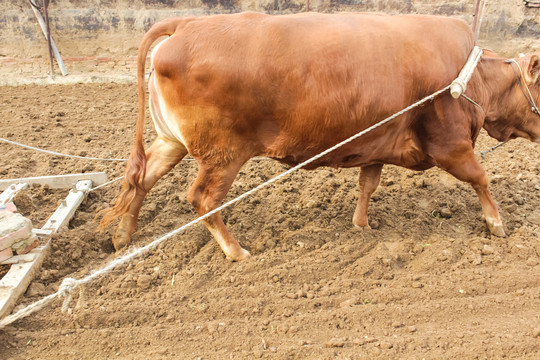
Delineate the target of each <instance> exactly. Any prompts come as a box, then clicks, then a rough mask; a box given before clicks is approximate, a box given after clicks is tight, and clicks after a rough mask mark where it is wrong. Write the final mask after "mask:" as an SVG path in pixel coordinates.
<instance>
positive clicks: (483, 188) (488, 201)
mask: <svg viewBox="0 0 540 360" xmlns="http://www.w3.org/2000/svg"><path fill="white" fill-rule="evenodd" d="M446 155H447V156H445V158H443V159H436V160H437V161H438V163H439V166H440V167H441V168H442V169H444V170H446V171H448V172H449V173H450V174H452V175H454V176H455V177H456V178H457V179H458V180H461V181H464V182H468V183H469V184H471V186H472V187H473V189H474V190H475V191H476V194H477V195H478V198H479V200H480V204H481V205H482V213H483V214H484V218H485V220H486V223H487V226H488V228H489V231H490V232H491V233H492V234H493V235H495V236H500V237H504V236H506V234H505V232H504V228H503V223H502V220H501V216H500V215H499V210H498V209H497V205H496V204H495V201H493V198H492V197H491V193H490V192H489V188H488V181H487V177H486V173H485V171H484V169H482V166H481V165H480V163H479V162H478V160H476V157H475V156H474V151H473V149H472V147H470V146H467V149H466V151H453V152H448V153H446ZM448 155H453V156H452V157H451V158H449V157H448Z"/></svg>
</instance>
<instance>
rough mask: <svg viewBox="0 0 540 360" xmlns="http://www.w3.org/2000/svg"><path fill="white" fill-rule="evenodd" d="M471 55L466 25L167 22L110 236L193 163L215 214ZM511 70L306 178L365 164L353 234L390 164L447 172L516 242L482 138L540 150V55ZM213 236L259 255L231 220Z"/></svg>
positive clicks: (152, 34)
mask: <svg viewBox="0 0 540 360" xmlns="http://www.w3.org/2000/svg"><path fill="white" fill-rule="evenodd" d="M164 35H167V36H169V37H168V38H167V39H166V40H164V41H163V42H161V43H160V44H159V45H158V46H156V48H155V49H154V51H153V52H152V55H151V58H152V66H153V71H152V74H151V76H150V79H149V84H148V87H149V94H150V111H151V114H152V118H153V121H154V126H155V129H156V132H157V137H156V139H155V141H154V143H153V144H152V145H151V146H150V147H149V148H148V149H147V150H145V149H144V147H143V129H144V111H145V87H144V72H145V61H146V57H147V53H148V51H149V49H150V46H151V44H152V43H153V42H154V41H156V40H157V39H158V38H159V37H161V36H164ZM473 46H474V40H473V34H472V32H471V30H470V29H469V27H468V25H467V24H466V23H465V22H463V21H461V20H457V19H451V18H443V17H435V16H416V15H406V16H387V15H377V14H360V13H358V14H316V13H308V14H298V15H286V16H268V15H264V14H258V13H241V14H234V15H215V16H208V17H186V18H174V19H168V20H164V21H162V22H159V23H157V24H155V25H154V26H153V27H152V28H151V29H150V30H149V31H148V33H147V34H146V35H145V36H144V38H143V40H142V43H141V46H140V49H139V55H138V91H139V118H138V122H137V134H136V141H135V145H134V148H133V150H132V153H131V156H130V159H129V161H128V164H127V168H126V178H125V180H124V184H123V188H122V191H121V193H120V195H119V197H118V199H117V200H116V203H115V205H114V206H113V207H112V208H111V209H109V210H108V211H106V213H105V216H104V218H103V219H102V223H101V225H102V226H105V225H107V224H108V223H110V222H111V221H112V220H114V219H115V218H117V217H120V216H121V217H122V218H121V221H120V224H119V227H118V229H117V230H116V233H115V236H114V237H113V244H114V246H115V248H117V249H119V248H121V247H123V246H125V245H126V244H128V243H129V241H130V238H131V235H132V233H133V231H134V229H135V226H136V223H137V218H138V214H139V210H140V207H141V204H142V202H143V199H144V197H145V195H146V193H147V192H148V191H149V190H150V189H151V188H152V186H153V185H154V184H155V182H156V181H157V180H158V179H159V178H161V177H162V176H163V175H164V174H166V173H167V172H168V171H169V170H171V169H172V168H173V167H174V166H175V165H176V164H178V163H179V162H180V160H182V158H184V156H186V155H187V154H188V153H189V154H191V156H192V157H193V158H195V160H196V161H197V163H198V165H199V173H198V175H197V178H196V179H195V182H194V184H193V185H192V187H191V188H190V190H189V192H188V196H187V197H188V201H189V202H190V203H191V204H192V205H193V206H194V208H195V209H196V211H197V212H198V213H199V214H200V215H202V214H205V213H207V212H209V211H211V210H212V209H215V208H216V207H218V206H219V205H220V203H221V201H222V200H223V199H224V197H225V195H226V194H227V192H228V190H229V188H230V186H231V184H232V183H233V180H234V179H235V177H236V175H237V173H238V171H239V170H240V168H241V167H242V165H243V164H244V163H245V162H246V161H248V160H249V159H250V158H252V157H254V156H266V157H269V158H273V159H276V160H278V161H281V162H283V163H286V164H289V165H296V164H298V163H301V162H302V161H305V160H306V159H308V158H310V157H312V156H314V155H316V154H318V153H320V152H321V151H323V150H325V149H327V148H329V147H331V146H333V145H335V144H336V143H338V142H340V141H342V140H344V139H346V138H348V137H350V136H352V135H354V134H355V133H358V132H359V131H361V130H363V129H366V128H367V127H369V126H371V125H373V124H375V123H377V122H378V121H380V120H382V119H384V118H386V117H388V116H390V115H392V114H394V113H395V112H397V111H399V110H401V109H403V108H405V107H407V106H409V105H410V104H412V103H414V102H415V101H417V100H419V99H421V98H423V97H425V96H427V95H430V94H432V93H434V92H435V91H437V90H439V89H442V88H444V87H445V86H447V85H449V84H450V83H451V82H452V80H454V79H455V78H456V76H457V75H458V74H459V72H460V70H461V68H462V67H463V65H464V64H465V62H466V60H467V57H468V55H469V53H470V52H471V50H472V48H473ZM505 60H506V59H504V58H502V57H499V56H497V55H496V54H494V53H493V52H490V51H485V52H484V55H483V56H482V59H481V60H480V62H479V64H478V66H477V69H476V70H475V71H474V73H473V74H472V76H471V79H470V82H469V84H468V85H467V90H466V92H465V94H466V95H467V96H468V97H469V98H472V99H474V100H475V101H476V102H477V103H478V104H477V105H475V104H473V103H472V102H469V101H467V100H466V99H464V98H463V97H461V98H459V99H457V100H456V99H453V98H452V96H451V95H450V92H445V93H443V94H441V95H439V96H437V97H435V98H434V100H433V101H431V102H428V103H426V104H424V105H423V106H421V107H418V108H416V109H413V110H412V111H410V112H408V113H406V114H404V115H402V116H400V117H398V118H396V119H395V120H393V121H391V122H389V123H388V124H385V125H383V126H381V127H379V128H377V129H376V130H374V131H372V132H370V133H367V134H366V135H365V136H362V137H360V138H358V139H356V140H354V141H352V142H351V143H348V144H347V145H345V146H343V147H341V148H339V149H337V150H335V151H333V152H331V153H329V154H328V155H326V156H324V157H322V158H320V159H318V160H317V161H315V162H314V163H311V164H310V165H309V166H307V168H309V169H313V168H317V167H319V166H331V167H336V168H340V167H347V168H348V167H360V168H361V170H360V177H359V188H360V191H359V199H358V204H357V207H356V211H355V213H354V215H353V224H354V225H356V226H359V227H368V226H369V225H368V204H369V199H370V197H371V195H372V193H373V192H374V191H375V189H376V188H377V186H378V184H379V179H380V175H381V170H382V167H383V165H384V164H395V165H399V166H403V167H406V168H409V169H414V170H424V169H428V168H430V167H433V166H438V167H440V168H442V169H444V170H446V171H447V172H449V173H450V174H452V175H453V176H455V177H456V178H457V179H459V180H461V181H464V182H467V183H469V184H471V185H472V186H473V188H474V189H475V190H476V192H477V194H478V197H479V199H480V203H481V205H482V211H483V214H484V216H485V220H486V222H487V225H488V227H489V230H490V231H491V232H492V233H493V234H494V235H498V236H504V230H503V223H502V221H501V218H500V215H499V212H498V210H497V206H496V204H495V202H494V201H493V199H492V197H491V195H490V193H489V190H488V181H487V179H486V175H485V172H484V170H483V169H482V167H481V166H480V164H479V163H478V161H477V159H476V158H475V155H474V151H473V149H474V144H475V140H476V138H477V136H478V134H479V132H480V130H481V129H482V127H483V128H485V129H486V130H487V132H488V133H489V135H490V136H492V137H494V138H496V139H498V140H501V141H506V140H508V139H511V138H514V137H518V136H519V137H524V138H527V139H530V140H532V141H536V142H539V141H540V117H539V116H538V115H537V114H535V113H533V112H532V111H531V106H530V104H529V101H528V99H527V97H526V96H525V95H524V93H523V91H522V87H523V86H526V87H527V88H528V89H530V93H531V94H532V95H531V96H532V98H533V100H534V101H536V102H540V84H539V81H538V75H539V73H540V61H539V58H538V56H536V55H530V56H528V57H524V58H520V59H516V61H517V63H518V65H520V67H521V68H522V71H523V75H518V76H516V73H515V72H514V70H513V68H512V65H511V64H509V63H507V62H505ZM520 83H521V86H522V87H520ZM205 225H206V226H207V228H208V230H209V231H210V232H211V233H212V235H213V236H214V237H215V239H216V240H217V241H218V243H219V245H220V246H221V248H222V250H223V251H224V253H225V254H226V256H227V257H228V258H230V259H232V260H242V259H244V258H246V257H247V256H249V253H248V252H247V251H246V250H245V249H243V248H242V247H241V246H240V245H239V244H238V242H237V241H236V240H235V239H234V237H233V236H232V235H231V234H230V233H229V231H228V230H227V228H226V227H225V225H224V223H223V221H222V219H221V216H220V214H219V213H216V214H214V215H212V216H210V217H208V218H207V219H206V220H205Z"/></svg>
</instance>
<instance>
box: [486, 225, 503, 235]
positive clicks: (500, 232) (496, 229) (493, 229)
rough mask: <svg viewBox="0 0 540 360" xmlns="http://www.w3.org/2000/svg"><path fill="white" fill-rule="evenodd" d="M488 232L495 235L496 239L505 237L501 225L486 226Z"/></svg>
mask: <svg viewBox="0 0 540 360" xmlns="http://www.w3.org/2000/svg"><path fill="white" fill-rule="evenodd" d="M488 228H489V232H491V235H495V236H498V237H506V233H505V232H504V228H503V227H502V225H490V224H488Z"/></svg>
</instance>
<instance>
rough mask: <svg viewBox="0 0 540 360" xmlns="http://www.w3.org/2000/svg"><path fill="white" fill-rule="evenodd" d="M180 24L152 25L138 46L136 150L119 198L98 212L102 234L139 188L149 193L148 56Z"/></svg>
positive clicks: (163, 22)
mask: <svg viewBox="0 0 540 360" xmlns="http://www.w3.org/2000/svg"><path fill="white" fill-rule="evenodd" d="M180 21H181V18H172V19H166V20H163V21H161V22H159V23H157V24H155V25H153V26H152V27H151V28H150V30H148V32H147V33H146V34H145V35H144V37H143V39H142V41H141V44H140V46H139V52H138V55H137V91H138V94H139V114H138V118H137V125H136V131H135V143H134V144H133V149H132V150H131V154H130V155H129V159H128V162H127V165H126V171H125V178H124V183H123V185H122V190H121V191H120V194H119V195H118V198H117V199H116V201H115V202H114V204H113V206H112V207H110V208H108V209H104V210H102V211H101V212H99V213H98V216H100V215H103V217H102V218H101V222H100V224H99V228H100V230H102V231H103V230H104V229H105V228H106V227H107V225H109V224H110V223H111V222H113V221H114V220H115V219H117V218H118V217H120V216H122V215H124V214H125V213H126V212H127V211H128V209H129V206H130V205H131V203H132V202H133V200H134V199H135V195H136V193H137V189H139V190H141V191H143V193H145V192H146V189H144V186H143V179H144V176H145V174H146V153H145V150H144V144H143V134H144V117H145V106H146V103H145V101H146V100H145V92H146V89H145V84H144V74H145V64H146V57H147V55H148V51H149V50H150V47H151V46H152V44H153V43H154V41H156V40H157V39H158V38H160V37H162V36H167V35H168V36H171V35H172V34H174V32H175V31H176V28H177V26H178V24H179V22H180Z"/></svg>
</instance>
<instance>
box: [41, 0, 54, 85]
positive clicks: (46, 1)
mask: <svg viewBox="0 0 540 360" xmlns="http://www.w3.org/2000/svg"><path fill="white" fill-rule="evenodd" d="M49 2H50V0H43V15H44V17H45V27H46V28H47V46H48V49H49V60H50V62H51V75H53V74H54V62H53V54H52V46H51V26H50V24H49V11H48V10H47V9H48V8H49Z"/></svg>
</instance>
